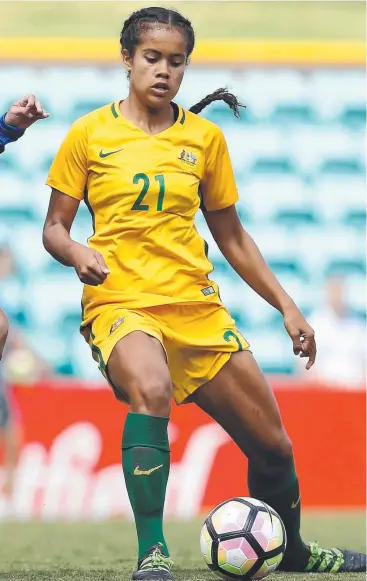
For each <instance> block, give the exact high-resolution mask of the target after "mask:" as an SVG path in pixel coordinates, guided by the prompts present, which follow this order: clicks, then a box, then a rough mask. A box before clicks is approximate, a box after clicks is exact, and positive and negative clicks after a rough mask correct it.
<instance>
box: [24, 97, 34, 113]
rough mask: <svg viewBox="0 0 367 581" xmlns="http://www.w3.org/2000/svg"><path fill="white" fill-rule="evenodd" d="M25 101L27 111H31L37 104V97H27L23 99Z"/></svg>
mask: <svg viewBox="0 0 367 581" xmlns="http://www.w3.org/2000/svg"><path fill="white" fill-rule="evenodd" d="M23 101H24V102H25V108H26V111H29V110H31V109H33V108H34V106H35V103H36V97H35V95H26V96H25V97H23Z"/></svg>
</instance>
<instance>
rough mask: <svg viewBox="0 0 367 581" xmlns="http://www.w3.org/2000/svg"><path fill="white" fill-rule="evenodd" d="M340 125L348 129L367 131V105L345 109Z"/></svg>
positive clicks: (341, 115) (351, 106)
mask: <svg viewBox="0 0 367 581" xmlns="http://www.w3.org/2000/svg"><path fill="white" fill-rule="evenodd" d="M339 121H340V123H342V124H343V125H345V126H346V127H347V128H348V129H353V130H360V131H361V132H364V131H365V130H366V105H365V104H363V103H361V104H360V105H358V104H356V105H354V106H353V105H350V106H347V107H345V108H344V109H343V111H342V112H341V114H340V117H339Z"/></svg>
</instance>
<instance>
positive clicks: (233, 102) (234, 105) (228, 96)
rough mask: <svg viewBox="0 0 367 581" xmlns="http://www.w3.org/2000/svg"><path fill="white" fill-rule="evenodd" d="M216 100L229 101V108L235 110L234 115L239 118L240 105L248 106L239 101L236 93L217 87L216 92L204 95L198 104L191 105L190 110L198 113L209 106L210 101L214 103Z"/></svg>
mask: <svg viewBox="0 0 367 581" xmlns="http://www.w3.org/2000/svg"><path fill="white" fill-rule="evenodd" d="M214 101H224V102H225V103H227V105H228V106H229V108H230V109H231V110H232V111H233V114H234V116H235V117H237V118H238V117H240V112H239V107H245V106H246V105H242V103H240V102H239V101H238V99H237V97H236V96H235V95H232V93H228V90H227V89H217V90H216V91H214V93H211V94H210V95H207V96H206V97H204V99H202V100H201V101H199V103H196V105H193V106H192V107H190V111H191V112H192V113H196V114H198V113H200V112H201V111H202V110H203V109H205V107H207V106H208V105H210V103H213V102H214Z"/></svg>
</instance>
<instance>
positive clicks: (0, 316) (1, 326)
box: [0, 309, 9, 360]
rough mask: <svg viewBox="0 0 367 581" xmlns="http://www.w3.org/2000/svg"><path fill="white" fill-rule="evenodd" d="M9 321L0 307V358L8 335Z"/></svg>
mask: <svg viewBox="0 0 367 581" xmlns="http://www.w3.org/2000/svg"><path fill="white" fill-rule="evenodd" d="M8 331H9V323H8V319H7V316H6V314H5V313H4V311H2V310H1V309H0V360H1V358H2V356H3V350H4V347H5V343H6V338H7V336H8Z"/></svg>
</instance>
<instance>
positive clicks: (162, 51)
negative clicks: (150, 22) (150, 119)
mask: <svg viewBox="0 0 367 581" xmlns="http://www.w3.org/2000/svg"><path fill="white" fill-rule="evenodd" d="M124 62H125V66H126V67H127V69H128V70H129V71H130V91H132V92H134V93H135V95H136V96H137V97H138V99H139V101H140V102H141V103H142V104H144V105H145V106H147V107H150V108H154V109H161V108H163V107H164V106H167V104H168V103H169V102H170V101H172V99H174V97H175V96H176V94H177V92H178V90H179V88H180V85H181V82H182V78H183V76H184V73H185V67H186V62H187V47H186V41H185V38H184V36H183V35H182V33H181V32H180V30H178V29H176V28H171V27H167V26H164V25H160V26H157V25H155V26H153V27H151V28H149V29H148V30H147V31H146V32H145V33H143V34H142V37H141V42H140V44H139V45H138V46H137V47H136V51H135V54H134V56H133V58H130V57H129V56H126V57H125V56H124Z"/></svg>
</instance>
